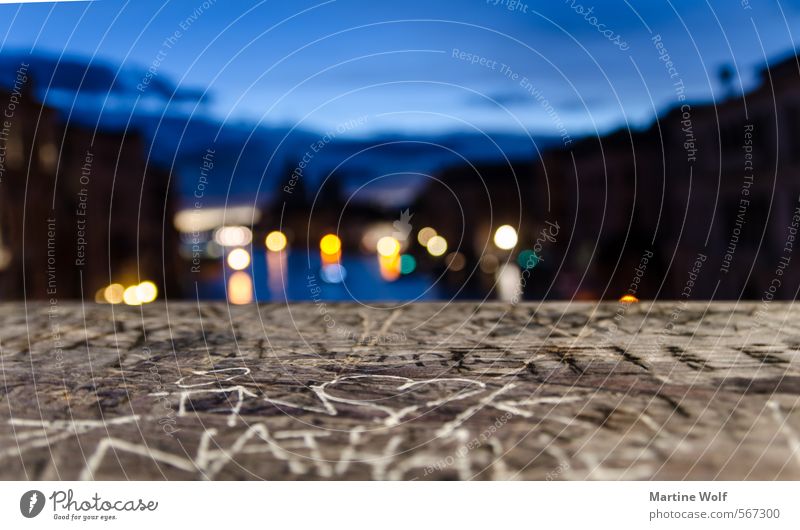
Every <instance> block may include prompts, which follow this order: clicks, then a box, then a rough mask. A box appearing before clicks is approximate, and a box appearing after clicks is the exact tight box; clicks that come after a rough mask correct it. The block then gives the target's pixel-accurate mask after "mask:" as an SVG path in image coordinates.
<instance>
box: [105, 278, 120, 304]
mask: <svg viewBox="0 0 800 530" xmlns="http://www.w3.org/2000/svg"><path fill="white" fill-rule="evenodd" d="M123 293H125V287H124V286H123V285H122V284H121V283H112V284H111V285H109V286H108V287H106V288H105V289H103V298H104V299H105V301H106V302H108V303H109V304H121V303H122V302H123V301H124V299H123Z"/></svg>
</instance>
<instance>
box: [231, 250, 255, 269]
mask: <svg viewBox="0 0 800 530" xmlns="http://www.w3.org/2000/svg"><path fill="white" fill-rule="evenodd" d="M248 265H250V253H249V252H247V251H246V250H245V249H243V248H235V249H233V250H231V251H230V253H229V254H228V266H229V267H230V268H231V269H233V270H235V271H240V270H243V269H246V268H247V266H248Z"/></svg>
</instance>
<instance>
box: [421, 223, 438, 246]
mask: <svg viewBox="0 0 800 530" xmlns="http://www.w3.org/2000/svg"><path fill="white" fill-rule="evenodd" d="M435 235H436V230H434V229H433V228H431V227H430V226H426V227H425V228H423V229H421V230H420V231H419V232H418V233H417V241H419V244H420V245H422V246H423V247H427V246H428V241H430V240H431V238H432V237H434V236H435Z"/></svg>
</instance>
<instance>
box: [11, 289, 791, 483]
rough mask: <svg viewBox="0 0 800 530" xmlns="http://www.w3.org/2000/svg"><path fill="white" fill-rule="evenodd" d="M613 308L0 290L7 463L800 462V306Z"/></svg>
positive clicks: (464, 475)
mask: <svg viewBox="0 0 800 530" xmlns="http://www.w3.org/2000/svg"><path fill="white" fill-rule="evenodd" d="M616 309H617V307H616V304H571V305H570V304H566V303H548V304H543V305H525V304H522V305H518V306H514V307H511V306H505V305H502V304H496V303H493V304H482V305H476V304H424V305H419V306H408V307H406V308H402V309H397V308H372V309H365V308H363V307H356V306H354V305H347V304H341V305H336V304H333V305H331V306H330V307H329V311H330V312H331V314H332V315H333V316H334V317H335V319H336V322H337V323H340V324H341V325H342V326H346V327H347V329H353V330H360V333H361V334H362V335H363V336H365V337H371V336H377V335H381V334H387V333H393V334H396V335H397V336H402V337H403V340H402V341H374V340H365V341H353V340H352V338H351V337H349V336H342V334H341V333H337V332H336V330H332V329H330V328H328V327H327V326H325V324H324V322H323V321H322V320H321V316H320V315H319V313H318V312H317V311H315V310H314V308H313V307H312V306H309V305H295V306H292V305H290V306H278V305H265V306H248V307H238V308H228V307H226V306H225V305H223V304H203V305H201V306H199V307H198V306H196V305H191V304H175V303H171V304H170V305H169V313H168V314H167V308H166V307H165V306H163V305H161V306H159V305H151V306H147V307H145V308H142V309H138V308H137V309H128V308H119V307H116V308H114V309H113V315H112V314H111V308H110V307H109V306H97V305H87V306H83V307H81V306H79V305H76V306H74V307H71V308H70V311H65V312H64V314H63V315H62V316H61V317H60V321H59V323H58V324H59V331H60V339H59V340H60V343H61V344H60V346H59V347H60V352H59V353H60V355H59V358H58V360H57V361H56V359H55V352H54V347H53V344H52V342H51V339H52V336H51V334H50V333H49V331H48V327H47V325H46V324H47V312H46V307H45V306H36V305H32V304H29V305H28V310H27V313H26V312H24V311H20V310H18V309H17V308H16V307H15V306H0V319H2V322H3V325H2V328H1V329H2V337H0V338H2V349H0V368H2V373H3V385H2V403H0V478H2V479H42V480H52V479H270V480H279V479H362V480H363V479H367V480H369V479H374V480H430V479H460V480H469V479H491V480H514V479H538V480H574V479H648V478H657V479H683V478H694V479H714V478H725V479H773V478H782V479H788V478H791V479H797V478H800V407H798V399H800V354H798V348H799V347H800V327H798V322H800V319H798V318H797V317H798V316H800V311H798V310H796V309H795V308H794V307H792V306H790V305H789V304H779V303H775V304H772V305H771V307H770V308H769V309H768V311H769V316H770V318H760V319H758V321H757V324H756V323H755V320H754V313H755V312H756V310H758V308H757V307H756V306H755V305H754V304H741V303H740V304H733V303H731V304H726V303H719V304H711V305H708V304H688V305H687V306H686V307H683V308H682V310H681V312H680V313H679V314H677V316H676V313H675V312H674V311H673V309H674V308H673V307H672V305H670V304H669V303H659V304H655V305H646V304H638V305H636V306H632V307H630V308H628V309H627V310H626V311H625V313H624V318H622V319H620V318H615V316H616V315H618V313H617V311H616ZM668 323H669V324H670V325H669V326H666V324H668ZM665 329H669V332H668V333H665V331H664V330H665ZM143 352H146V353H143ZM154 367H155V369H154ZM154 373H157V374H158V381H155V380H154V377H153V374H154ZM165 411H167V412H168V413H169V415H170V416H169V420H168V421H169V425H170V427H171V428H170V429H169V430H165V429H164V428H163V427H164V423H165V420H164V417H165V414H166V413H165ZM498 418H502V421H498ZM487 433H488V434H487Z"/></svg>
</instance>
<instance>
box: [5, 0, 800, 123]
mask: <svg viewBox="0 0 800 530" xmlns="http://www.w3.org/2000/svg"><path fill="white" fill-rule="evenodd" d="M579 4H582V7H580V8H579V7H578V6H579ZM750 5H751V7H750V8H747V6H746V5H743V4H740V2H739V1H738V0H714V1H710V0H709V1H704V0H672V1H662V0H629V1H627V2H626V1H625V0H605V1H601V0H584V1H581V2H579V1H577V0H567V1H565V2H563V1H560V0H546V1H544V0H528V1H527V2H518V3H516V4H514V3H513V2H512V0H488V1H487V0H458V1H455V0H453V1H444V0H442V1H436V0H404V1H402V2H388V1H379V0H369V1H362V0H333V1H305V0H293V1H276V0H269V1H263V2H258V1H237V2H232V1H223V0H217V2H216V3H214V2H213V1H209V2H206V4H205V6H204V5H203V2H202V1H200V0H175V1H171V2H168V3H167V4H166V5H162V2H161V1H158V0H130V1H123V0H99V1H96V2H69V3H60V4H33V5H24V6H19V5H2V6H0V43H2V53H11V52H19V51H21V50H22V51H26V52H27V51H30V50H33V51H34V53H38V54H49V55H56V56H58V55H59V54H61V53H62V52H63V53H65V54H67V55H70V56H76V57H82V58H84V59H86V60H89V58H91V60H92V61H97V62H101V63H106V64H111V65H113V66H114V67H115V68H116V67H118V66H121V67H122V68H123V69H128V70H133V71H137V72H141V71H143V70H144V69H146V68H147V67H148V66H152V65H154V64H155V63H156V62H157V63H158V64H157V66H156V67H155V70H156V76H157V77H159V78H161V79H169V80H171V81H172V82H174V83H177V84H178V85H179V86H181V87H191V88H200V89H208V91H209V95H210V100H209V102H208V103H206V104H204V105H203V106H201V107H200V108H199V109H197V112H200V113H204V114H211V115H213V116H214V117H217V118H223V119H226V120H234V121H246V122H259V121H260V122H262V123H264V124H269V125H285V124H292V125H294V124H296V123H299V124H300V125H301V126H302V127H304V128H310V129H317V130H331V129H334V128H335V127H336V126H337V125H338V124H340V123H342V122H346V121H348V120H352V119H356V118H358V117H359V116H364V115H369V116H370V119H369V120H367V123H366V125H364V126H361V127H359V128H357V130H354V131H351V132H350V133H349V134H371V133H374V132H376V131H382V132H383V131H391V132H394V133H405V134H416V133H421V132H422V133H431V132H438V131H449V130H469V129H474V128H478V129H484V130H491V131H505V132H517V133H518V132H523V131H529V132H532V133H534V134H539V135H557V134H558V123H561V124H563V127H564V128H565V129H566V130H567V131H568V132H569V134H570V135H572V136H578V135H581V134H586V133H592V132H594V130H596V129H597V130H601V131H603V130H608V129H609V128H613V127H616V126H620V125H624V124H625V123H626V122H627V123H630V124H632V125H643V124H646V123H649V122H650V121H651V120H652V119H653V117H654V108H655V110H656V111H658V110H662V109H663V108H665V107H667V106H670V105H672V104H674V102H675V93H674V89H673V87H672V86H671V84H670V80H669V78H668V76H667V73H666V70H665V68H664V65H663V63H662V62H661V61H659V60H658V54H657V50H656V49H655V47H654V46H653V44H652V42H651V37H652V36H653V35H654V34H660V35H661V36H662V40H663V42H664V44H665V46H666V47H667V49H668V50H669V53H670V55H671V56H672V57H673V59H674V61H675V64H676V67H677V69H678V71H679V73H680V77H681V79H682V80H683V82H684V84H685V85H686V89H687V94H688V95H689V96H690V97H691V98H692V99H697V100H710V99H711V98H712V97H715V95H716V97H719V96H720V95H721V93H722V92H721V90H720V86H719V83H718V81H717V71H718V69H719V67H720V65H722V64H726V63H727V64H734V63H735V64H736V65H737V66H738V69H739V72H740V73H741V75H742V82H743V83H744V85H745V87H747V86H750V85H752V84H753V82H754V72H755V71H756V70H757V69H758V68H759V67H762V66H763V65H764V64H765V62H766V61H767V60H771V59H774V58H776V57H781V56H784V55H786V54H787V53H791V52H792V50H793V42H794V41H795V40H796V39H797V36H796V35H797V34H800V0H791V1H781V2H776V1H770V0H763V1H755V0H751V2H750ZM590 7H592V8H594V9H593V12H592V13H593V15H594V16H596V20H594V19H593V22H590V21H587V20H586V18H587V16H585V15H581V14H579V12H581V10H586V9H588V8H590ZM593 24H603V28H604V29H605V30H606V31H608V32H610V33H613V34H614V35H619V36H620V39H622V40H623V41H624V42H626V43H628V49H627V50H621V49H620V48H619V47H618V46H617V45H615V44H614V43H613V42H611V41H610V40H609V39H608V38H606V37H605V36H604V35H602V34H601V33H600V32H599V31H598V28H597V27H596V26H595V25H593ZM175 32H179V37H178V38H177V39H175V40H174V41H173V43H172V44H171V45H170V46H169V47H166V46H165V44H164V41H165V39H167V38H168V37H169V36H175V35H176V33H175ZM454 49H457V50H459V51H463V52H466V53H470V54H475V55H477V56H480V57H482V58H485V64H486V65H483V66H482V65H480V64H470V63H469V62H467V61H464V60H460V59H458V58H455V57H453V50H454ZM503 64H505V65H507V66H508V69H506V70H505V71H502V70H501V68H502V65H503ZM491 65H494V67H492V66H491ZM509 72H510V73H509ZM507 74H508V75H507ZM514 74H516V76H517V77H516V78H511V77H509V75H511V76H512V77H513V75H514ZM523 78H527V79H529V81H530V83H529V86H528V87H527V88H526V86H524V84H523V83H521V80H522V79H523ZM536 95H538V96H539V99H537V97H536ZM550 107H552V109H550Z"/></svg>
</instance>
